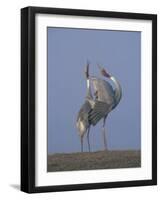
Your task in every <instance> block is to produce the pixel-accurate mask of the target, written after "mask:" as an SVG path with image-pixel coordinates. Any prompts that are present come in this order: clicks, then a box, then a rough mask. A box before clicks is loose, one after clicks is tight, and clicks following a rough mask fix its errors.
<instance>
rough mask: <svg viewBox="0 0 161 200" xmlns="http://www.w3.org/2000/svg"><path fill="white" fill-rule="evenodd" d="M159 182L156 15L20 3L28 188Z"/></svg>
mask: <svg viewBox="0 0 161 200" xmlns="http://www.w3.org/2000/svg"><path fill="white" fill-rule="evenodd" d="M156 184H157V16H156V15H154V14H140V13H137V14H136V13H122V12H109V11H94V10H74V9H60V8H42V7H27V8H23V9H21V190H22V191H24V192H28V193H35V192H50V191H51V192H52V191H53V192H54V191H67V190H84V189H99V188H115V187H129V186H143V185H144V186H145V185H156Z"/></svg>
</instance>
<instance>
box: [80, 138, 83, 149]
mask: <svg viewBox="0 0 161 200" xmlns="http://www.w3.org/2000/svg"><path fill="white" fill-rule="evenodd" d="M80 139H81V152H83V136H81V137H80Z"/></svg>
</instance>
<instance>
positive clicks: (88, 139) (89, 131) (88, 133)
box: [87, 127, 91, 152]
mask: <svg viewBox="0 0 161 200" xmlns="http://www.w3.org/2000/svg"><path fill="white" fill-rule="evenodd" d="M89 132H90V127H89V128H88V130H87V141H88V150H89V152H90V151H91V150H90V142H89Z"/></svg>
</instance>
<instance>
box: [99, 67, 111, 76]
mask: <svg viewBox="0 0 161 200" xmlns="http://www.w3.org/2000/svg"><path fill="white" fill-rule="evenodd" d="M97 66H98V68H99V70H100V72H101V74H102V76H105V77H107V78H110V77H111V75H110V74H109V73H107V71H106V70H105V69H104V68H103V67H101V66H100V65H99V64H98V65H97Z"/></svg>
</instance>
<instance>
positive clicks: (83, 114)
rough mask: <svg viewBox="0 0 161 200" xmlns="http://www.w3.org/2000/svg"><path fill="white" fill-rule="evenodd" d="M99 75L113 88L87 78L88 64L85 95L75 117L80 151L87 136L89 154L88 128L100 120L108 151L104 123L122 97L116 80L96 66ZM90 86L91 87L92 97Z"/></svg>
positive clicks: (102, 80)
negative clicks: (83, 101)
mask: <svg viewBox="0 0 161 200" xmlns="http://www.w3.org/2000/svg"><path fill="white" fill-rule="evenodd" d="M98 68H99V70H100V72H101V75H102V76H103V77H105V78H106V79H109V80H111V81H112V82H113V85H114V87H113V86H112V85H111V84H110V83H109V82H108V81H107V80H104V79H101V78H98V77H94V76H89V63H87V65H86V71H85V72H86V81H87V94H86V98H85V103H84V104H83V105H82V107H81V109H80V111H79V112H78V116H77V122H76V125H77V129H78V132H79V135H80V138H81V151H82V152H83V137H84V135H85V134H87V141H88V150H89V152H90V141H89V132H90V126H91V125H92V126H95V125H96V124H97V123H98V122H99V121H100V120H101V119H103V124H102V135H103V142H104V149H105V150H108V147H107V140H106V131H105V123H106V118H107V116H108V114H109V113H110V112H111V111H112V110H113V109H114V108H115V107H116V106H117V105H118V104H119V102H120V100H121V97H122V89H121V85H120V83H119V82H118V80H117V79H116V78H115V77H114V76H111V75H110V74H109V73H107V71H106V70H105V69H104V68H103V67H101V66H100V65H98ZM91 86H93V90H94V95H93V96H94V97H93V96H92V91H91Z"/></svg>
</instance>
